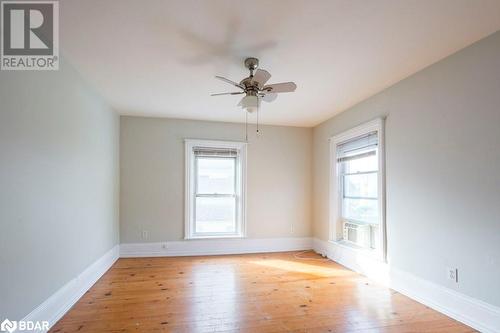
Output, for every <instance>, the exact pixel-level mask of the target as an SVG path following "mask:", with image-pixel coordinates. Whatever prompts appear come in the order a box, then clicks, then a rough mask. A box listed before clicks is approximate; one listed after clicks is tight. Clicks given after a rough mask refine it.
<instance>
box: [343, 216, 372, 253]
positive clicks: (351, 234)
mask: <svg viewBox="0 0 500 333" xmlns="http://www.w3.org/2000/svg"><path fill="white" fill-rule="evenodd" d="M344 241H347V242H349V243H353V244H356V245H359V246H362V247H370V246H371V240H370V226H369V225H367V224H358V223H353V222H344Z"/></svg>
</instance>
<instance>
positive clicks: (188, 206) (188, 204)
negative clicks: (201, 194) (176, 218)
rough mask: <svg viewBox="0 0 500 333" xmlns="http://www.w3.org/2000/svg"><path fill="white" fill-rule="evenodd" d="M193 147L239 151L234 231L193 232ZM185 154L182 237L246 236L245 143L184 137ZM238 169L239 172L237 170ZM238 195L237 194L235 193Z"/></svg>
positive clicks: (194, 159)
mask: <svg viewBox="0 0 500 333" xmlns="http://www.w3.org/2000/svg"><path fill="white" fill-rule="evenodd" d="M194 147H206V148H231V149H237V150H238V151H239V153H238V156H237V158H236V163H237V165H236V173H237V176H236V177H237V183H238V185H237V186H239V187H240V191H241V195H240V198H239V200H238V203H239V204H238V205H237V207H236V211H237V216H238V218H237V221H236V224H237V225H236V229H237V232H236V233H231V234H228V233H210V234H204V235H200V234H195V232H194V231H195V225H194V223H195V221H194V217H195V214H194V195H195V194H196V189H195V188H194V186H196V179H195V178H194V177H195V172H196V169H195V161H196V158H195V156H194V153H193V148H194ZM184 154H185V165H184V169H185V174H184V179H185V189H184V192H185V193H184V194H185V200H184V239H186V240H188V239H210V238H244V237H246V164H247V143H246V142H240V141H219V140H202V139H184ZM238 171H239V172H238ZM237 195H238V194H237Z"/></svg>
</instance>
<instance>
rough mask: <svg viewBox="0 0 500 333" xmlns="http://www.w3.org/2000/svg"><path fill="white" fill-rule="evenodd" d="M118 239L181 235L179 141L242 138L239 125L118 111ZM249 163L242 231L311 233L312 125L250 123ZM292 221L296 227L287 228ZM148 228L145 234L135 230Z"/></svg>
mask: <svg viewBox="0 0 500 333" xmlns="http://www.w3.org/2000/svg"><path fill="white" fill-rule="evenodd" d="M120 126H121V133H120V168H121V171H120V173H121V175H120V186H121V190H120V238H121V242H122V243H131V242H149V241H151V242H159V241H168V240H181V239H183V237H184V141H183V140H184V139H185V138H196V139H218V140H237V141H242V140H243V139H244V136H245V127H244V125H243V124H233V123H221V122H207V121H191V120H174V119H160V118H139V117H121V125H120ZM250 130H251V136H250V141H251V142H250V144H249V146H248V161H247V185H248V189H247V235H248V237H251V238H260V237H262V238H264V237H299V236H310V235H311V220H312V216H311V215H312V212H311V196H312V193H311V192H312V175H311V171H312V129H310V128H298V127H280V126H262V129H261V132H262V135H261V136H260V137H259V138H256V137H255V134H254V128H253V127H252V128H251V129H250ZM291 225H294V229H295V230H294V232H293V233H291ZM142 230H147V231H149V234H150V236H149V239H142V238H141V231H142Z"/></svg>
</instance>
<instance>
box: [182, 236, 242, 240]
mask: <svg viewBox="0 0 500 333" xmlns="http://www.w3.org/2000/svg"><path fill="white" fill-rule="evenodd" d="M242 238H246V236H243V235H211V236H190V237H185V238H184V240H203V239H242Z"/></svg>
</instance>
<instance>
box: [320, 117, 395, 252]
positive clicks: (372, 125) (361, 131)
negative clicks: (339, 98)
mask: <svg viewBox="0 0 500 333" xmlns="http://www.w3.org/2000/svg"><path fill="white" fill-rule="evenodd" d="M374 131H376V132H377V138H378V152H377V156H378V168H379V171H378V181H377V182H378V209H379V219H380V220H379V235H378V244H380V246H379V248H378V249H364V248H358V247H355V246H352V245H351V244H349V243H348V242H344V241H342V239H343V235H342V234H343V230H342V203H341V200H342V196H341V180H340V170H339V165H338V163H337V146H339V145H340V144H342V143H344V142H346V141H349V140H352V139H355V138H357V137H360V136H363V135H367V134H369V133H372V132H374ZM329 197H330V203H329V208H330V214H329V215H330V221H329V238H330V241H331V242H334V243H336V244H338V245H341V246H346V247H349V248H351V249H353V250H355V251H359V252H361V253H365V254H368V255H370V256H373V257H375V258H376V259H379V260H381V261H386V260H387V244H386V241H387V237H386V218H385V143H384V119H383V118H377V119H374V120H372V121H369V122H367V123H364V124H362V125H359V126H357V127H354V128H352V129H350V130H348V131H345V132H343V133H341V134H338V135H335V136H332V137H330V195H329Z"/></svg>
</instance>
